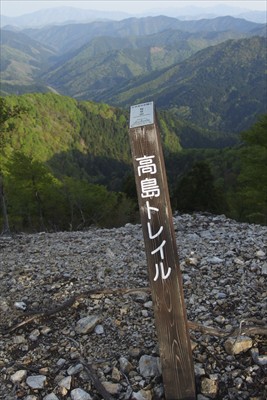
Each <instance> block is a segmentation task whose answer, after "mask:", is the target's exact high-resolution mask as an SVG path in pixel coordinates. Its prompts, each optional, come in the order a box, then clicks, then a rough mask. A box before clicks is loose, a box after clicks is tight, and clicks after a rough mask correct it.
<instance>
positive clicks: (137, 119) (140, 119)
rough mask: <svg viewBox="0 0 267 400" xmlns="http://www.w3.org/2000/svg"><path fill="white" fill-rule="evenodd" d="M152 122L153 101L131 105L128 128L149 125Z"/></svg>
mask: <svg viewBox="0 0 267 400" xmlns="http://www.w3.org/2000/svg"><path fill="white" fill-rule="evenodd" d="M153 123H154V107H153V101H151V102H149V103H142V104H136V105H135V106H132V107H131V112H130V128H136V127H137V126H143V125H150V124H153Z"/></svg>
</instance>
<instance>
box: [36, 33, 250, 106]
mask: <svg viewBox="0 0 267 400" xmlns="http://www.w3.org/2000/svg"><path fill="white" fill-rule="evenodd" d="M239 36H243V35H241V34H240V35H239V34H235V33H231V32H215V33H212V34H210V33H206V32H205V33H197V34H196V33H188V32H182V31H177V30H165V31H163V32H160V33H156V34H154V35H147V36H130V37H125V38H113V37H98V38H95V39H93V40H92V41H91V42H90V43H89V44H87V45H85V46H83V47H82V48H81V49H80V51H79V50H78V51H77V52H76V53H75V54H74V55H73V54H70V57H69V58H67V56H68V55H66V56H65V57H63V59H62V62H61V61H60V62H59V63H58V64H57V65H56V67H55V68H51V69H50V71H49V72H48V73H45V74H44V75H43V76H42V80H44V81H45V82H47V84H48V85H50V86H52V87H53V88H55V89H56V90H57V91H59V92H61V93H63V94H65V95H68V96H73V97H75V98H78V99H92V100H99V99H101V100H102V99H103V97H102V92H103V91H104V92H107V91H108V90H113V89H114V87H116V86H117V85H120V86H121V85H122V84H123V83H126V82H128V81H129V80H130V79H132V78H134V77H137V76H141V75H144V74H147V73H151V72H153V71H155V70H159V69H162V68H166V67H168V66H171V65H173V64H175V63H177V62H180V61H183V60H185V59H186V58H188V57H189V56H190V55H192V54H194V53H195V52H197V51H198V50H200V49H202V48H205V47H208V46H211V45H214V44H217V43H220V42H223V41H225V40H226V39H227V38H236V37H239ZM66 58H67V59H66Z"/></svg>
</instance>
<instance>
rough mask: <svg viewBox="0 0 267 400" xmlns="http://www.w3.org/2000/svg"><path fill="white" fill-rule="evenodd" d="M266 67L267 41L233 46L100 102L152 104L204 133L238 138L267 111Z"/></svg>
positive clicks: (236, 42) (221, 46) (211, 51)
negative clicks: (234, 134) (233, 134)
mask: <svg viewBox="0 0 267 400" xmlns="http://www.w3.org/2000/svg"><path fill="white" fill-rule="evenodd" d="M266 67H267V62H266V39H264V38H260V37H253V38H251V39H240V40H229V41H226V42H224V43H221V44H219V45H216V46H210V47H208V48H207V49H204V50H202V51H200V52H198V53H197V54H195V55H193V56H191V57H190V58H188V59H187V60H185V61H183V62H181V63H178V64H176V65H174V66H172V67H170V68H166V69H165V70H163V71H158V72H154V73H153V74H151V75H149V76H146V77H141V78H139V79H135V80H133V81H132V82H129V83H128V84H126V85H122V87H120V88H119V89H117V88H116V87H115V88H114V89H113V90H112V91H109V93H104V94H103V95H102V97H105V98H106V100H107V101H108V102H109V103H111V104H117V105H119V106H125V105H130V104H134V103H139V102H140V103H141V102H144V101H148V100H149V99H151V98H153V99H154V101H155V102H156V104H157V105H158V107H160V108H163V109H168V110H173V111H174V112H175V113H176V114H177V116H179V117H180V118H183V119H186V120H189V121H192V122H194V123H195V124H197V125H198V126H202V127H203V128H205V127H206V128H212V129H214V130H219V131H225V132H229V131H232V132H233V131H234V132H240V131H241V130H244V129H246V128H248V127H249V126H251V124H252V123H254V122H255V121H256V119H257V116H258V115H260V114H263V113H265V112H266V111H267V107H266Z"/></svg>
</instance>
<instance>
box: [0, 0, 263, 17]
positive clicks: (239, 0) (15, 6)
mask: <svg viewBox="0 0 267 400" xmlns="http://www.w3.org/2000/svg"><path fill="white" fill-rule="evenodd" d="M218 4H227V5H230V6H234V7H239V8H242V9H244V8H246V9H250V10H261V11H266V0H256V1H253V0H250V1H246V0H244V1H243V0H222V1H215V0H209V1H202V0H195V1H192V0H184V1H181V0H172V1H168V0H167V1H164V0H121V1H118V0H117V1H113V0H105V1H101V0H98V1H93V0H83V1H79V0H78V1H73V0H61V1H54V0H46V1H43V0H31V1H28V0H16V1H15V0H14V1H13V0H0V5H1V14H2V15H5V16H10V17H13V16H18V15H23V14H28V13H31V12H34V11H37V10H40V9H46V8H52V7H60V6H71V7H75V8H86V9H91V10H105V11H123V12H128V13H130V14H131V13H135V14H137V13H138V14H139V13H140V14H141V13H142V12H143V11H148V10H153V9H161V8H162V9H166V8H177V9H178V8H183V7H186V6H190V5H194V6H204V7H212V6H214V5H218Z"/></svg>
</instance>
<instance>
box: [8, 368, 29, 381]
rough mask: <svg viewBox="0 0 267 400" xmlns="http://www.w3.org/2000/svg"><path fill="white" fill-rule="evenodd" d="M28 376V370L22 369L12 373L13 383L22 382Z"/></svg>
mask: <svg viewBox="0 0 267 400" xmlns="http://www.w3.org/2000/svg"><path fill="white" fill-rule="evenodd" d="M26 376H27V370H25V369H20V370H19V371H17V372H15V374H13V375H11V377H10V380H11V381H12V382H13V383H17V382H22V381H23V380H24V379H25V378H26Z"/></svg>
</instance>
